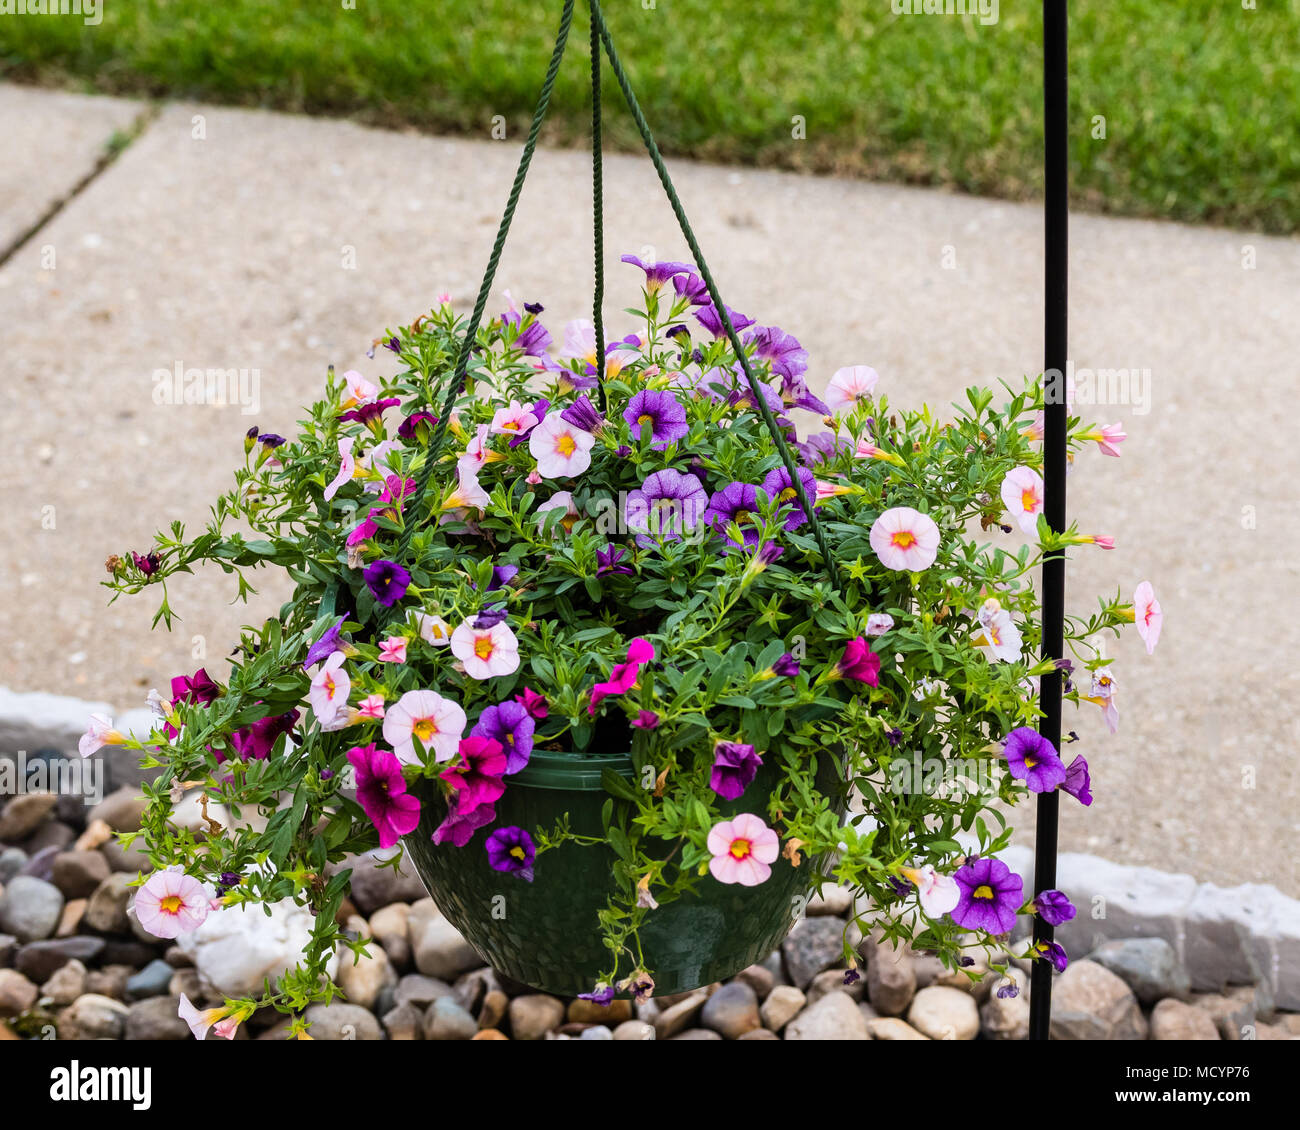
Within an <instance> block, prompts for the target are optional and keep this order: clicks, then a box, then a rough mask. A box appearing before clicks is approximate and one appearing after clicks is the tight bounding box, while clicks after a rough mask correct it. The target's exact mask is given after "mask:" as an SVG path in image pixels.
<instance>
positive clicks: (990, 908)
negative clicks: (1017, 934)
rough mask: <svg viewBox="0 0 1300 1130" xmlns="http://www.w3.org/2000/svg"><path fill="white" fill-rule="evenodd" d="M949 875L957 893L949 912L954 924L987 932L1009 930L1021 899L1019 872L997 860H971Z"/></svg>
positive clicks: (1021, 888)
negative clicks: (954, 881) (953, 905)
mask: <svg viewBox="0 0 1300 1130" xmlns="http://www.w3.org/2000/svg"><path fill="white" fill-rule="evenodd" d="M953 878H954V879H955V880H956V881H957V886H958V887H959V888H960V894H959V897H958V901H957V905H956V906H955V907H954V908H953V909H952V910H951V911H950V912H949V913H950V915H951V917H952V920H953V921H954V922H956V923H957V925H958V926H961V927H962V928H964V929H966V930H985V931H987V932H988V933H990V934H1007V933H1010V931H1011V929H1012V927H1014V926H1015V924H1016V911H1017V910H1019V909H1020V904H1021V903H1022V902H1023V901H1024V883H1022V882H1021V880H1020V876H1019V875H1017V874H1016V873H1015V872H1014V871H1012V870H1011V868H1010V867H1008V866H1007V865H1006V864H1005V863H1003V862H1002V860H1000V859H972V860H971V861H969V862H968V863H967V864H966V865H965V866H964V867H961V868H959V869H958V871H957V873H956V874H955V875H953Z"/></svg>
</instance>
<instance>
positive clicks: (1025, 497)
mask: <svg viewBox="0 0 1300 1130" xmlns="http://www.w3.org/2000/svg"><path fill="white" fill-rule="evenodd" d="M1043 499H1044V494H1043V476H1042V475H1040V474H1039V473H1038V472H1037V471H1035V470H1034V469H1033V468H1032V467H1014V468H1012V469H1011V470H1010V471H1008V472H1007V474H1006V478H1004V479H1003V480H1002V505H1003V506H1005V507H1006V508H1007V510H1009V511H1010V513H1011V516H1012V517H1013V518H1014V519H1015V520H1016V522H1017V524H1018V525H1019V526H1020V528H1021V530H1023V531H1024V532H1025V533H1027V534H1032V533H1033V532H1034V531H1035V530H1036V529H1037V528H1038V515H1040V514H1041V513H1042V512H1043Z"/></svg>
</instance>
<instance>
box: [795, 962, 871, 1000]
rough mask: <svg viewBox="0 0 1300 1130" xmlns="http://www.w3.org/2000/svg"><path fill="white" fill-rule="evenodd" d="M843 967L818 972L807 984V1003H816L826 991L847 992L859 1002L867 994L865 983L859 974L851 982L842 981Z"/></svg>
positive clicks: (844, 971)
mask: <svg viewBox="0 0 1300 1130" xmlns="http://www.w3.org/2000/svg"><path fill="white" fill-rule="evenodd" d="M846 972H847V970H845V969H828V970H826V972H825V973H818V974H817V976H816V977H814V978H813V979H812V981H811V983H810V984H809V985H808V1003H809V1004H816V1003H817V1002H818V1001H819V1000H821V999H822V997H824V996H825V995H826V994H827V993H848V994H849V996H851V997H852V998H853V999H854V1000H855V1001H858V1002H859V1003H861V1002H862V1001H863V1000H864V999H865V998H866V995H867V983H866V982H865V981H864V980H863V979H862V977H861V975H859V976H858V979H857V980H856V981H854V982H852V983H851V984H846V983H845V981H844V974H845V973H846Z"/></svg>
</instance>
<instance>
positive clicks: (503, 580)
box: [488, 565, 519, 592]
mask: <svg viewBox="0 0 1300 1130" xmlns="http://www.w3.org/2000/svg"><path fill="white" fill-rule="evenodd" d="M517 576H519V566H518V565H494V566H493V567H492V583H491V584H490V585H488V591H489V592H491V591H492V590H493V589H503V588H506V587H507V586H508V585H509V584H510V582H511V581H513V580H514V579H515V578H516V577H517Z"/></svg>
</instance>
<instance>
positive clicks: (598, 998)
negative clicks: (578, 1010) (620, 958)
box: [578, 981, 617, 1005]
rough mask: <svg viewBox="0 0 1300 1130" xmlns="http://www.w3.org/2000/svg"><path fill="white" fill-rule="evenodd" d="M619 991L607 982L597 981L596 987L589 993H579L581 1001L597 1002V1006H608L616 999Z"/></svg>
mask: <svg viewBox="0 0 1300 1130" xmlns="http://www.w3.org/2000/svg"><path fill="white" fill-rule="evenodd" d="M616 992H617V990H616V989H615V988H614V986H613V985H611V984H609V983H608V982H605V981H597V982H596V987H595V988H594V989H592V990H591V992H589V993H579V994H578V1000H580V1001H595V1003H596V1004H601V1005H607V1004H609V1002H610V1001H612V1000H613V999H614V994H615V993H616Z"/></svg>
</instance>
